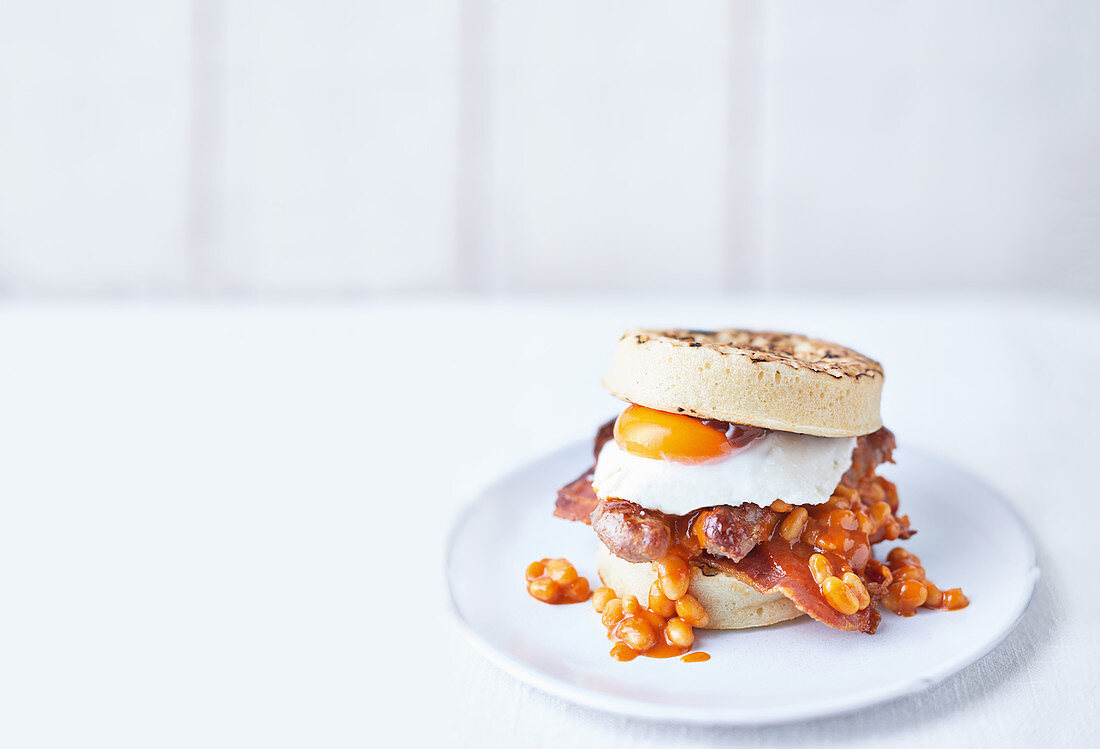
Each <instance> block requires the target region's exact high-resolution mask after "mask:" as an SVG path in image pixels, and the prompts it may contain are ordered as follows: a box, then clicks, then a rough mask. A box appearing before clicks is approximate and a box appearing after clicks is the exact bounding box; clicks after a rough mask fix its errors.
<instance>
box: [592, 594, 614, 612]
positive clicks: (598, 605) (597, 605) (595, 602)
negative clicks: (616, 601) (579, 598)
mask: <svg viewBox="0 0 1100 749" xmlns="http://www.w3.org/2000/svg"><path fill="white" fill-rule="evenodd" d="M614 597H615V591H613V590H612V589H611V588H596V592H595V593H593V594H592V608H594V609H596V611H599V612H603V609H604V607H605V606H606V605H607V602H608V601H610V600H611V599H612V598H614Z"/></svg>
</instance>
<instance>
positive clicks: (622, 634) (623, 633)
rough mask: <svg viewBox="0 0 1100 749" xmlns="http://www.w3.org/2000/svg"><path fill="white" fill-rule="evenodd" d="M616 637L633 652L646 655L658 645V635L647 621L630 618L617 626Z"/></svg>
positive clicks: (635, 617) (639, 618) (634, 617)
mask: <svg viewBox="0 0 1100 749" xmlns="http://www.w3.org/2000/svg"><path fill="white" fill-rule="evenodd" d="M614 635H615V637H616V638H617V639H618V640H620V641H621V642H625V643H626V644H627V645H629V646H630V648H631V650H637V651H638V652H639V653H644V652H645V651H647V650H649V649H650V648H651V647H653V646H654V645H656V644H657V633H656V632H654V631H653V627H651V626H650V625H649V622H647V621H646V620H645V619H642V618H641V617H637V616H628V617H627V618H625V619H623V620H622V621H621V622H619V623H618V624H617V625H615V632H614Z"/></svg>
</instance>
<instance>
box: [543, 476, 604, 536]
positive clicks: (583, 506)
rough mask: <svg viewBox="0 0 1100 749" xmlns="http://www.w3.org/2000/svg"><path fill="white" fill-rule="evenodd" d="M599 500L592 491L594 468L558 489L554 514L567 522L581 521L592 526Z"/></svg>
mask: <svg viewBox="0 0 1100 749" xmlns="http://www.w3.org/2000/svg"><path fill="white" fill-rule="evenodd" d="M599 501H600V500H599V498H598V497H596V492H595V491H594V490H593V489H592V468H589V469H588V470H587V471H585V472H584V473H582V474H581V475H580V476H579V477H577V478H576V479H575V480H573V481H571V482H569V483H568V484H566V485H565V486H563V487H562V488H561V489H558V499H557V501H556V502H555V503H554V514H555V515H556V516H558V517H559V518H564V519H565V520H579V521H580V522H582V523H587V524H589V525H591V524H592V519H591V518H592V513H593V512H595V511H596V505H597V504H599Z"/></svg>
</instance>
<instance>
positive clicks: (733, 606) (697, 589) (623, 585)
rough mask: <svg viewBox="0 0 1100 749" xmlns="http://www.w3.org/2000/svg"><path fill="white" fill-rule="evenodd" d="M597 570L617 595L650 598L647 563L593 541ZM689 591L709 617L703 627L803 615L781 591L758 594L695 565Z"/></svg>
mask: <svg viewBox="0 0 1100 749" xmlns="http://www.w3.org/2000/svg"><path fill="white" fill-rule="evenodd" d="M596 546H597V548H596V569H597V570H599V573H600V579H601V580H602V581H603V584H604V585H606V586H607V587H609V588H611V589H612V590H614V591H615V594H616V595H617V596H619V597H623V596H631V595H632V596H637V598H638V600H639V601H640V602H641V603H642V604H643V605H644V604H645V603H646V601H648V600H649V588H650V586H652V585H653V581H654V580H656V579H657V573H656V571H655V570H654V569H653V565H652V564H651V563H649V562H641V563H636V562H627V561H625V560H623V559H620V558H619V557H617V556H615V555H614V554H612V553H611V552H610V551H608V550H607V547H606V546H604V545H603V544H602V543H600V542H599V541H597V542H596ZM688 592H689V593H691V595H693V596H695V598H696V600H698V601H699V603H701V604H702V605H703V608H704V609H705V610H706V612H707V616H709V617H710V623H709V624H708V625H707V626H706V627H705V629H746V628H748V627H766V626H768V625H769V624H775V623H776V622H785V621H787V620H788V619H794V618H795V617H797V616H802V612H801V611H799V610H798V607H796V606H795V605H794V604H793V603H792V602H791V600H790V599H789V598H787V597H786V596H785V595H783V594H782V593H760V592H758V591H757V590H756V589H755V588H753V587H752V586H749V585H745V584H744V583H742V582H740V581H738V580H737V579H735V578H734V577H732V576H730V575H727V574H724V573H721V572H719V573H717V574H712V575H710V576H707V575H704V574H703V572H702V570H700V568H699V567H697V566H694V565H693V566H692V568H691V583H690V585H689V586H688Z"/></svg>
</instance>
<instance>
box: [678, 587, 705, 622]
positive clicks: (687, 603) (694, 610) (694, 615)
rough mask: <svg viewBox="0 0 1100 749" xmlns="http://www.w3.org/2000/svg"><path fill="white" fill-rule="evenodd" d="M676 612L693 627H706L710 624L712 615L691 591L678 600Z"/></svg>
mask: <svg viewBox="0 0 1100 749" xmlns="http://www.w3.org/2000/svg"><path fill="white" fill-rule="evenodd" d="M676 613H677V614H678V615H679V616H680V618H681V619H683V620H684V621H685V622H687V623H688V624H690V625H691V626H693V627H705V626H707V625H708V624H710V616H709V615H708V614H707V611H706V609H704V608H703V605H702V604H701V603H699V601H697V600H695V596H693V595H691V594H690V593H689V594H687V595H685V596H683V597H682V598H680V599H679V600H678V601H676Z"/></svg>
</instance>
